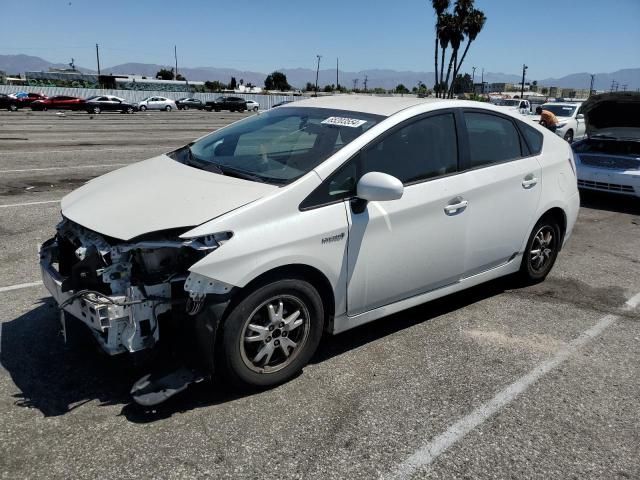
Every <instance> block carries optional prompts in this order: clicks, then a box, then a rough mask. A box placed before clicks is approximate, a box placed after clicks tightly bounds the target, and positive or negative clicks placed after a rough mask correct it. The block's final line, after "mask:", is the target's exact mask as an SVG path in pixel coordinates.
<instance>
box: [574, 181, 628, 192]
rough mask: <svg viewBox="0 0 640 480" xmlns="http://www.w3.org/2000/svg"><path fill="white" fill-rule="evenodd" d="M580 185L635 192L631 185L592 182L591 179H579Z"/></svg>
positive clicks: (598, 188)
mask: <svg viewBox="0 0 640 480" xmlns="http://www.w3.org/2000/svg"><path fill="white" fill-rule="evenodd" d="M578 187H584V188H594V189H597V190H606V191H609V192H622V193H634V190H633V187H632V186H630V185H620V184H618V183H606V182H592V181H591V180H578Z"/></svg>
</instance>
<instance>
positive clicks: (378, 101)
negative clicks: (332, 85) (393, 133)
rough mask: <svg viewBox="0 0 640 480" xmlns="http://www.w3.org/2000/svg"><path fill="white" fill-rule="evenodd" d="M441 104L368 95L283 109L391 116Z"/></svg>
mask: <svg viewBox="0 0 640 480" xmlns="http://www.w3.org/2000/svg"><path fill="white" fill-rule="evenodd" d="M431 102H443V100H441V99H438V98H417V97H373V96H369V95H332V96H327V97H318V98H309V99H306V100H299V101H297V102H292V103H288V104H286V105H283V107H287V108H291V107H316V108H332V109H335V110H351V111H355V112H362V113H372V114H374V115H384V116H387V117H388V116H391V115H393V114H394V113H397V112H399V111H400V110H404V109H405V108H409V107H413V106H414V105H420V104H423V103H431Z"/></svg>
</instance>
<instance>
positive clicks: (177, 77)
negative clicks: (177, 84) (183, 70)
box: [176, 74, 187, 82]
mask: <svg viewBox="0 0 640 480" xmlns="http://www.w3.org/2000/svg"><path fill="white" fill-rule="evenodd" d="M176 80H181V81H183V82H184V81H186V80H187V79H186V78H184V77H183V76H182V75H180V74H178V75H176Z"/></svg>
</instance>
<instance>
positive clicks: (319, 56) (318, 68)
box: [316, 55, 322, 97]
mask: <svg viewBox="0 0 640 480" xmlns="http://www.w3.org/2000/svg"><path fill="white" fill-rule="evenodd" d="M316 57H318V66H317V67H316V97H317V96H318V75H319V74H320V59H321V58H322V55H316Z"/></svg>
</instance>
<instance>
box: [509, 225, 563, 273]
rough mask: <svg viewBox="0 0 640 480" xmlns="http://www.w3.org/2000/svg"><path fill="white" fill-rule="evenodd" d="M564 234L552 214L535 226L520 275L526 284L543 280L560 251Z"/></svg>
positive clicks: (521, 265)
mask: <svg viewBox="0 0 640 480" xmlns="http://www.w3.org/2000/svg"><path fill="white" fill-rule="evenodd" d="M561 239H562V234H561V231H560V226H559V225H558V222H557V221H556V220H555V218H553V217H552V216H550V215H547V216H545V217H542V218H541V219H540V220H538V223H536V226H535V227H533V231H532V232H531V235H530V236H529V240H528V241H527V247H526V248H525V251H524V255H523V257H522V263H521V264H520V271H519V272H518V275H519V277H520V280H521V281H522V282H523V283H524V284H525V285H533V284H535V283H539V282H542V281H543V280H544V279H545V278H546V277H547V275H548V274H549V272H550V271H551V268H552V267H553V264H554V263H555V261H556V258H557V257H558V252H559V251H560V246H561Z"/></svg>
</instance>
